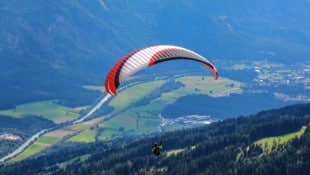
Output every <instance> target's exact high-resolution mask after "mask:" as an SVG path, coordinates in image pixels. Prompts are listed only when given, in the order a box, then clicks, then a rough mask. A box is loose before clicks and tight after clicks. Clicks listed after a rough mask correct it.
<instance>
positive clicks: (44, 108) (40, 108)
mask: <svg viewBox="0 0 310 175" xmlns="http://www.w3.org/2000/svg"><path fill="white" fill-rule="evenodd" d="M0 114H1V115H9V116H12V117H23V116H24V115H37V116H42V117H44V118H46V119H49V120H53V121H59V120H60V119H61V118H62V117H65V118H66V119H65V120H72V119H76V118H78V117H79V112H78V111H77V110H75V109H72V108H67V107H64V106H61V105H59V104H57V100H56V101H52V100H51V101H40V102H33V103H27V104H22V105H18V106H17V107H16V108H15V109H9V110H2V111H0ZM61 121H62V120H61Z"/></svg>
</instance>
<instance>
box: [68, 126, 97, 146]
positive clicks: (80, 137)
mask: <svg viewBox="0 0 310 175" xmlns="http://www.w3.org/2000/svg"><path fill="white" fill-rule="evenodd" d="M96 133H97V130H95V129H86V130H84V131H82V132H80V133H79V134H77V135H75V136H73V137H71V138H70V139H68V141H71V142H85V143H89V142H94V141H95V140H96V139H95V135H96Z"/></svg>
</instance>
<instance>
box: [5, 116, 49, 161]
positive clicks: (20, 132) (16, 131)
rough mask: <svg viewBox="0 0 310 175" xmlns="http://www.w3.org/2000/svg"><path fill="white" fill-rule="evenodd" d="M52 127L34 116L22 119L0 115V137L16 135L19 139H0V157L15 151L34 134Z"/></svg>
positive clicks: (42, 119) (44, 120)
mask: <svg viewBox="0 0 310 175" xmlns="http://www.w3.org/2000/svg"><path fill="white" fill-rule="evenodd" d="M54 125H55V124H54V123H53V122H52V121H50V120H47V119H44V118H42V117H39V116H34V115H29V116H25V117H22V118H14V117H10V116H3V115H0V135H1V134H6V133H7V134H13V135H16V136H18V137H19V138H20V139H17V140H7V139H0V148H1V149H0V157H3V156H5V155H6V154H8V153H9V152H11V151H13V150H14V149H16V148H17V147H18V146H19V145H20V144H22V143H23V142H24V141H25V140H26V139H27V138H29V137H31V136H32V135H33V134H35V133H36V132H39V131H40V130H42V129H45V128H50V127H52V126H54Z"/></svg>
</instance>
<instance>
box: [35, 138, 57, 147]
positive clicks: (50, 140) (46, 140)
mask: <svg viewBox="0 0 310 175" xmlns="http://www.w3.org/2000/svg"><path fill="white" fill-rule="evenodd" d="M58 141H59V138H55V137H49V136H42V137H40V138H39V139H38V140H37V142H39V143H44V144H49V145H51V144H55V143H57V142H58Z"/></svg>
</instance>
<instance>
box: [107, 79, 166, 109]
mask: <svg viewBox="0 0 310 175" xmlns="http://www.w3.org/2000/svg"><path fill="white" fill-rule="evenodd" d="M164 82H165V81H164V80H156V81H151V82H146V83H141V84H137V85H135V86H132V87H129V88H127V89H126V90H124V91H121V92H119V93H118V94H117V96H115V97H114V98H113V99H112V100H111V102H110V103H109V106H111V107H113V108H114V109H116V110H119V109H123V108H125V107H128V106H129V105H130V104H132V103H133V102H135V101H137V100H139V99H141V98H143V97H144V96H146V95H148V94H149V93H150V92H152V91H153V90H155V89H156V88H159V87H160V86H161V85H162V84H163V83H164Z"/></svg>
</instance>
